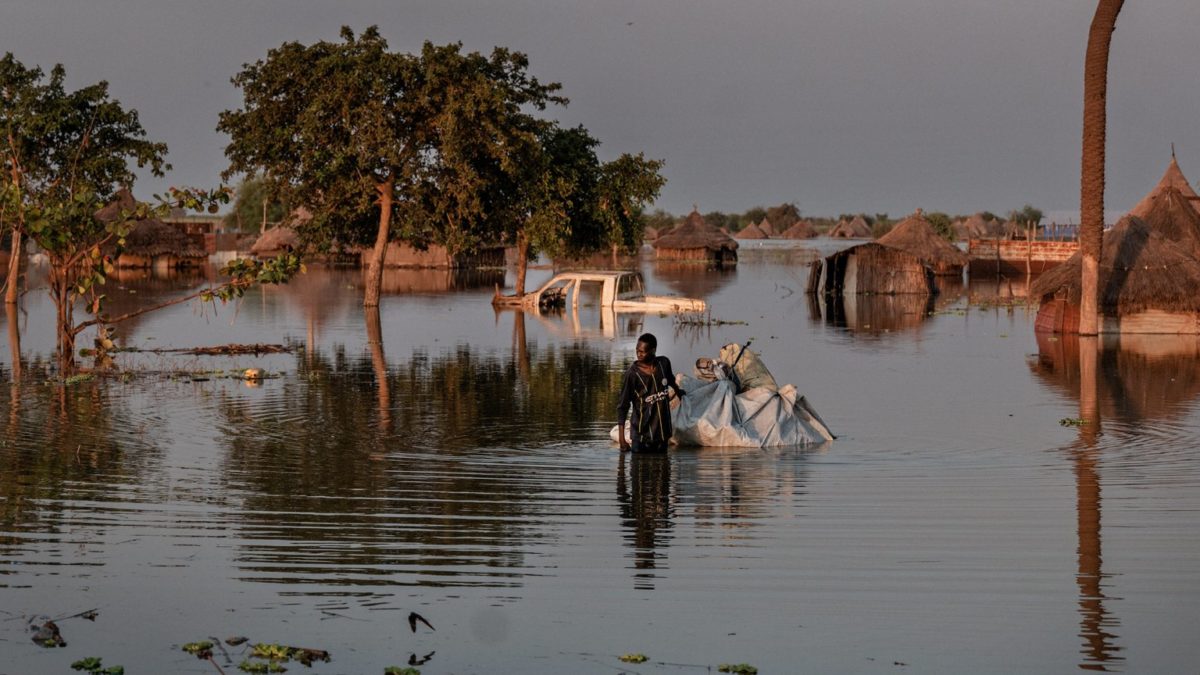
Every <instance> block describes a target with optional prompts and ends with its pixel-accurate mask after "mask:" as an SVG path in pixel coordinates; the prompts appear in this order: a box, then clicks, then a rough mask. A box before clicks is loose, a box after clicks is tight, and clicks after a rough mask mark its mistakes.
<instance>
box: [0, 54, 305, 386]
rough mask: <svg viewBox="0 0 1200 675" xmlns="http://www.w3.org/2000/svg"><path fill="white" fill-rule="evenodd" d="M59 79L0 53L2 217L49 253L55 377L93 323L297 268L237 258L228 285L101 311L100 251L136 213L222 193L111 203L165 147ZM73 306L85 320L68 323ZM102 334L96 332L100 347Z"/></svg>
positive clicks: (206, 201) (232, 289)
mask: <svg viewBox="0 0 1200 675" xmlns="http://www.w3.org/2000/svg"><path fill="white" fill-rule="evenodd" d="M64 80H65V72H64V70H63V67H62V66H61V65H58V66H55V67H54V68H53V69H52V70H51V72H50V76H49V78H46V77H45V75H44V73H42V71H41V70H40V69H39V68H26V67H25V66H23V65H22V64H21V63H20V62H18V61H17V60H16V59H15V58H13V56H12V54H6V55H5V57H4V59H0V92H3V97H4V104H5V105H4V106H3V107H2V108H0V115H2V116H3V118H2V119H0V125H2V127H3V129H4V139H3V141H2V145H0V148H2V149H3V169H4V171H3V174H4V175H3V180H2V182H0V214H3V217H4V220H5V222H6V223H7V224H8V225H9V227H11V228H12V230H13V233H14V236H13V241H14V248H18V247H19V242H20V239H21V237H29V238H30V239H32V240H33V241H34V242H35V243H36V244H37V245H38V246H39V247H40V248H41V249H42V250H43V251H44V252H45V254H46V256H47V257H48V258H49V266H50V272H49V290H50V294H51V296H52V299H53V301H54V306H55V311H56V316H55V319H56V329H57V330H56V334H57V352H58V363H59V368H60V371H61V373H62V374H64V375H67V374H70V373H71V372H72V371H73V370H74V368H75V341H76V338H77V337H78V335H79V334H80V333H81V332H83V331H84V330H85V329H87V328H89V327H91V326H100V327H102V328H103V327H105V326H106V325H107V324H111V323H115V322H119V321H122V320H125V319H129V318H132V317H134V316H137V315H140V314H144V313H146V312H149V311H153V310H155V309H159V308H161V307H163V306H166V305H169V304H176V303H178V302H183V301H185V300H187V299H190V298H193V297H204V298H209V299H218V298H219V299H229V298H232V297H234V296H236V295H240V294H241V292H242V291H243V290H244V289H245V288H246V287H247V286H249V285H250V284H251V283H254V282H256V281H282V280H285V279H286V277H287V276H288V275H290V273H291V271H294V269H295V264H294V261H291V265H290V267H289V261H288V260H287V259H284V260H281V261H279V262H276V263H272V264H270V265H267V266H263V265H259V264H254V263H247V262H237V263H234V264H233V265H232V266H231V267H230V268H228V269H227V270H226V271H227V272H229V273H231V274H233V275H234V279H232V280H231V281H229V282H227V283H224V284H221V285H218V286H215V287H208V288H205V289H202V290H199V291H196V292H194V293H192V294H191V295H188V296H184V297H182V298H176V299H174V300H170V301H167V302H166V303H163V304H161V305H156V306H151V307H145V308H142V309H139V310H135V311H133V312H130V313H128V314H125V315H123V316H118V317H110V316H108V315H106V314H105V313H104V311H103V308H104V294H103V293H102V292H101V290H102V288H103V285H104V283H105V280H106V275H107V268H108V267H109V265H110V264H111V262H112V260H111V257H110V255H108V254H106V251H109V250H111V249H112V248H115V249H117V250H118V251H119V249H120V247H121V246H122V245H123V244H124V238H125V235H126V234H128V233H129V231H130V230H131V229H132V227H133V226H134V224H135V222H136V221H137V220H140V219H143V218H146V217H148V216H150V215H151V214H152V213H154V212H165V211H166V210H168V209H169V208H171V207H180V206H183V207H191V208H198V207H199V208H206V207H207V206H209V205H211V204H214V203H215V202H217V201H225V200H227V199H228V197H227V195H226V193H225V192H224V190H216V191H212V192H205V191H193V190H174V189H173V190H172V191H171V195H170V196H169V197H167V198H163V199H162V200H160V204H159V205H157V206H156V207H151V206H149V205H147V204H140V203H136V202H134V203H129V204H126V205H124V206H122V205H120V204H117V203H116V202H114V199H113V198H114V197H115V195H116V193H117V191H118V190H120V189H121V188H123V187H128V186H130V185H132V183H133V180H134V173H133V170H132V169H131V168H130V163H131V162H133V163H136V165H137V166H139V167H149V169H150V171H151V172H152V173H154V174H155V175H162V173H163V170H164V169H166V168H169V167H168V166H167V164H166V163H165V161H164V159H163V157H164V155H165V154H166V150H167V149H166V145H164V144H162V143H156V142H152V141H149V140H147V139H146V138H145V135H146V134H145V131H144V130H143V129H142V125H141V123H140V121H139V120H138V114H137V112H136V111H134V110H126V109H125V108H124V107H122V106H121V104H120V103H119V102H118V101H115V100H112V99H111V98H110V97H109V94H108V85H107V83H105V82H99V83H96V84H93V85H90V86H87V87H84V88H82V89H78V90H76V91H69V90H67V89H66V88H65V87H64ZM110 203H111V204H112V205H111V206H110V205H109V204H110ZM18 250H19V248H18ZM16 257H18V256H16V255H14V259H15V258H16ZM9 283H10V284H14V283H15V281H10V282H9ZM11 288H12V286H10V289H11ZM80 304H82V305H83V307H84V309H85V310H86V311H87V312H88V313H89V314H91V315H92V318H89V319H86V320H84V321H79V322H77V321H76V320H75V318H74V314H75V309H76V305H80ZM106 333H107V331H102V332H101V335H100V337H99V341H100V342H101V343H102V344H103V343H104V342H105V340H106V339H107V338H106Z"/></svg>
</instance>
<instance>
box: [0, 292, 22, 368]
mask: <svg viewBox="0 0 1200 675" xmlns="http://www.w3.org/2000/svg"><path fill="white" fill-rule="evenodd" d="M4 314H5V317H4V319H5V321H7V322H8V349H9V356H10V358H11V359H12V380H13V384H19V383H20V382H21V326H20V324H19V323H17V322H18V321H19V320H20V319H21V317H20V315H19V314H18V313H17V304H16V303H15V302H14V303H5V304H4Z"/></svg>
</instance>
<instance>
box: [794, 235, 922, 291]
mask: <svg viewBox="0 0 1200 675" xmlns="http://www.w3.org/2000/svg"><path fill="white" fill-rule="evenodd" d="M807 290H808V292H809V293H813V294H818V295H839V294H842V295H852V294H855V293H876V294H887V295H894V294H906V293H913V294H918V295H932V294H935V293H937V285H936V284H935V283H934V280H933V270H931V269H930V268H929V267H928V266H927V265H925V263H924V262H923V261H922V260H921V259H920V258H918V257H917V256H915V255H913V254H911V253H909V252H907V251H904V250H901V249H898V248H892V247H891V246H884V245H883V244H879V243H877V242H867V243H865V244H859V245H857V246H851V247H850V248H848V249H845V250H843V251H838V252H837V253H834V254H833V255H831V256H829V257H827V258H824V259H821V258H818V259H817V260H814V261H813V263H812V269H811V271H810V272H809V275H808V289H807Z"/></svg>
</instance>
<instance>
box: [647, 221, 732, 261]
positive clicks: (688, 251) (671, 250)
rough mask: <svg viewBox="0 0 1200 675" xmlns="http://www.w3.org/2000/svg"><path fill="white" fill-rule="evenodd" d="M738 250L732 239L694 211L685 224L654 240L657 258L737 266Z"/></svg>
mask: <svg viewBox="0 0 1200 675" xmlns="http://www.w3.org/2000/svg"><path fill="white" fill-rule="evenodd" d="M737 248H738V244H737V242H736V241H734V240H733V238H732V237H730V236H729V235H727V234H725V233H724V232H721V231H720V230H718V229H717V228H715V227H713V226H712V225H709V224H708V223H706V222H704V217H703V216H701V215H700V212H699V211H696V210H693V211H692V212H691V213H690V214H688V217H687V218H686V219H685V220H684V221H683V223H681V224H680V225H679V226H677V227H676V228H675V229H673V230H671V231H670V232H668V233H667V234H662V235H659V237H658V239H656V240H654V257H655V258H656V259H658V260H699V261H708V262H713V263H716V264H718V265H722V264H733V263H736V262H737Z"/></svg>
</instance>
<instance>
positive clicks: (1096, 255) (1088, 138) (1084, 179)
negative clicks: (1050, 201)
mask: <svg viewBox="0 0 1200 675" xmlns="http://www.w3.org/2000/svg"><path fill="white" fill-rule="evenodd" d="M1123 4H1125V0H1099V4H1098V5H1097V6H1096V15H1095V16H1094V17H1093V18H1092V28H1091V31H1090V32H1089V33H1088V46H1087V57H1086V59H1085V61H1084V65H1083V163H1082V171H1081V176H1080V186H1079V188H1080V189H1079V192H1080V195H1079V201H1080V208H1079V220H1080V225H1079V252H1080V255H1081V256H1082V258H1083V271H1082V274H1083V278H1082V284H1083V297H1082V299H1081V301H1080V307H1079V333H1080V334H1081V335H1096V334H1097V333H1098V332H1099V329H1100V316H1099V295H1100V250H1101V245H1102V244H1101V238H1102V237H1103V235H1104V143H1105V124H1106V110H1105V108H1106V103H1107V97H1108V51H1109V45H1110V44H1111V43H1112V34H1113V30H1114V29H1116V27H1117V15H1118V14H1120V12H1121V5H1123Z"/></svg>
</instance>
